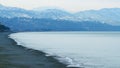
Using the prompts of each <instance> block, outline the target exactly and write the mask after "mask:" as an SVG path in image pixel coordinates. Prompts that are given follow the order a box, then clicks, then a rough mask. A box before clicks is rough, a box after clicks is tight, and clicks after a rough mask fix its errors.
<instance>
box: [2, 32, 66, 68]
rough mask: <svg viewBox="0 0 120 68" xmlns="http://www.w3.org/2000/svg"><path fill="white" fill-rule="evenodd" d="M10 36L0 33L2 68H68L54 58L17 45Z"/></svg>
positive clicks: (7, 33)
mask: <svg viewBox="0 0 120 68" xmlns="http://www.w3.org/2000/svg"><path fill="white" fill-rule="evenodd" d="M9 34H11V32H0V68H67V67H66V65H64V64H62V63H60V62H58V61H57V60H56V59H54V58H53V57H52V56H45V53H43V52H40V51H37V50H32V49H27V48H25V47H22V46H20V45H17V43H16V42H15V41H14V40H12V39H10V38H8V35H9Z"/></svg>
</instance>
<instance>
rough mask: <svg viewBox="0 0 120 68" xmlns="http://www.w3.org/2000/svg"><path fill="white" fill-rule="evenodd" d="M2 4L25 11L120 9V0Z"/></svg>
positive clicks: (3, 0) (26, 0) (13, 1)
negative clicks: (43, 9) (48, 8)
mask: <svg viewBox="0 0 120 68" xmlns="http://www.w3.org/2000/svg"><path fill="white" fill-rule="evenodd" d="M0 4H2V5H5V6H10V7H20V8H24V9H33V8H43V7H55V8H61V9H65V10H67V11H71V12H78V11H84V10H91V9H95V10H96V9H102V8H120V0H0Z"/></svg>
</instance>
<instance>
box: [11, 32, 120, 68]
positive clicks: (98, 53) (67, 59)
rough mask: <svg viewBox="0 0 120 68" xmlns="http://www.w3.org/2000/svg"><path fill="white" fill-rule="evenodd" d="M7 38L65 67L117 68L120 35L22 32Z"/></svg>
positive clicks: (113, 33) (115, 33)
mask: <svg viewBox="0 0 120 68" xmlns="http://www.w3.org/2000/svg"><path fill="white" fill-rule="evenodd" d="M10 37H11V38H13V39H15V40H16V41H17V42H18V44H21V45H23V46H25V47H27V48H32V49H35V50H39V51H42V52H45V53H46V56H53V57H54V58H56V59H57V60H59V61H60V62H62V63H64V64H67V65H68V67H85V68H120V53H119V52H120V32H24V33H16V34H12V35H11V36H10Z"/></svg>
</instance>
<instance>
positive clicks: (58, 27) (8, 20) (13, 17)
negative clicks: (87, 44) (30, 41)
mask: <svg viewBox="0 0 120 68" xmlns="http://www.w3.org/2000/svg"><path fill="white" fill-rule="evenodd" d="M107 10H109V11H108V12H107ZM119 11H120V9H119V8H116V9H115V8H114V9H101V10H89V11H81V12H78V13H74V14H72V13H69V12H66V11H64V10H60V9H51V8H50V9H45V10H40V11H39V10H37V11H36V10H25V9H21V8H16V7H4V6H2V5H0V22H2V24H3V25H5V26H7V27H9V28H10V29H11V30H13V31H120V26H119V18H120V17H119V15H118V14H119V13H116V12H119ZM109 13H110V14H112V15H110V14H109ZM114 17H115V18H114ZM116 17H118V18H116ZM117 19H118V20H117ZM113 22H114V23H113ZM111 24H112V25H111Z"/></svg>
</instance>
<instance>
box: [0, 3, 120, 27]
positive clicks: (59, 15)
mask: <svg viewBox="0 0 120 68" xmlns="http://www.w3.org/2000/svg"><path fill="white" fill-rule="evenodd" d="M0 17H7V18H13V17H27V18H50V19H59V20H61V19H62V20H72V21H99V22H101V23H108V24H112V25H120V19H119V18H120V8H104V9H100V10H87V11H80V12H77V13H73V14H72V13H69V12H67V11H65V10H60V9H56V8H47V9H44V10H25V9H21V8H15V7H5V6H2V5H0Z"/></svg>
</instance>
